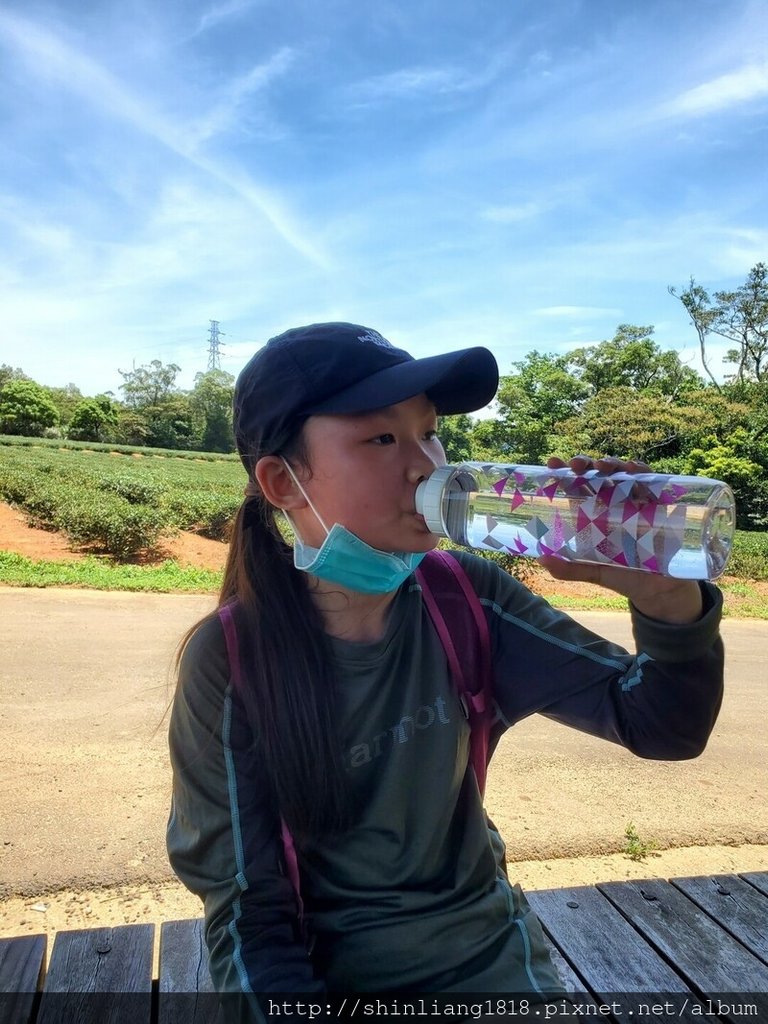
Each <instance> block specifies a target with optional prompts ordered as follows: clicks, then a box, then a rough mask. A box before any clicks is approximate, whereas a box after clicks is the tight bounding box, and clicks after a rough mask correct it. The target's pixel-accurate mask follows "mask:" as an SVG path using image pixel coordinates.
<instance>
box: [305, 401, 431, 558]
mask: <svg viewBox="0 0 768 1024" xmlns="http://www.w3.org/2000/svg"><path fill="white" fill-rule="evenodd" d="M436 429H437V414H436V412H435V407H434V405H433V404H432V403H431V402H430V401H429V399H428V398H427V397H426V395H423V394H421V395H416V396H415V397H414V398H409V399H408V400H407V401H405V402H400V403H399V404H398V405H391V406H388V407H387V408H385V409H379V410H378V411H376V412H372V413H365V414H364V415H355V416H338V415H336V416H311V417H310V418H309V419H308V420H307V422H306V424H305V426H304V438H305V441H306V446H307V451H308V454H309V465H310V471H311V477H310V478H309V479H305V475H304V474H302V473H301V472H299V473H298V476H299V479H300V480H301V483H302V486H303V487H304V490H305V491H306V493H307V494H308V495H309V497H310V498H311V500H312V503H313V504H314V506H315V508H316V509H317V511H318V513H319V514H320V516H321V517H322V519H323V521H324V522H325V524H326V526H327V527H328V529H330V528H331V526H333V524H334V523H340V524H341V525H342V526H346V527H347V529H348V530H351V531H352V532H353V533H355V534H357V536H358V537H360V538H361V539H362V540H364V541H365V542H366V543H368V544H370V545H371V546H372V547H375V548H379V549H380V550H382V551H413V552H415V551H429V550H430V549H431V548H433V547H434V546H435V544H436V543H437V539H436V537H435V535H434V534H432V533H430V532H429V530H428V529H427V527H426V525H425V523H424V520H423V518H422V517H421V516H419V515H417V514H416V508H415V493H416V486H417V484H418V483H419V482H420V481H421V480H423V479H424V478H425V477H428V476H429V475H430V473H431V472H432V471H433V470H434V469H436V468H437V467H438V466H444V465H445V452H444V451H443V446H442V444H441V443H440V441H439V440H438V437H437V433H436ZM293 515H294V517H295V519H296V525H297V526H298V528H299V532H300V533H301V536H302V538H303V540H304V541H305V543H307V544H310V545H312V546H313V547H319V546H320V545H321V544H322V542H323V541H324V540H325V536H326V534H325V531H324V530H323V527H322V526H321V524H320V523H319V522H318V520H317V517H316V516H315V514H314V512H313V511H312V509H311V508H303V509H297V510H295V511H294V513H293Z"/></svg>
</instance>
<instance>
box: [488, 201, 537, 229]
mask: <svg viewBox="0 0 768 1024" xmlns="http://www.w3.org/2000/svg"><path fill="white" fill-rule="evenodd" d="M547 209H549V205H548V204H546V203H540V202H535V201H531V202H527V203H517V204H511V205H509V206H488V207H486V208H485V209H484V210H482V211H481V213H480V216H481V217H482V218H483V220H489V221H491V222H493V223H495V224H518V223H520V222H521V221H525V220H533V219H534V218H535V217H538V216H540V215H541V214H542V213H543V212H544V211H545V210H547Z"/></svg>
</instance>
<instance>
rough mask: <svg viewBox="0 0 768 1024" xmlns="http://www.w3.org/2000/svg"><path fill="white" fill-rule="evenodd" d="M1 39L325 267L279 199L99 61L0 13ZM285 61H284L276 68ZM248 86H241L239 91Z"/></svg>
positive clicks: (322, 257) (257, 72)
mask: <svg viewBox="0 0 768 1024" xmlns="http://www.w3.org/2000/svg"><path fill="white" fill-rule="evenodd" d="M2 37H4V38H5V39H6V40H7V41H9V42H10V43H11V44H12V45H13V46H14V47H15V48H16V50H17V51H18V52H19V53H20V54H22V55H23V56H24V57H25V58H26V59H27V60H28V61H29V62H30V64H32V65H34V66H35V67H36V69H38V70H37V73H38V74H39V75H40V76H44V77H47V78H49V79H52V80H54V81H55V82H56V83H57V85H58V86H60V87H61V86H63V87H64V88H65V89H68V90H70V91H71V92H73V93H75V94H76V95H78V96H79V97H81V98H83V99H85V100H86V101H87V102H88V103H90V104H93V105H94V106H95V107H98V108H100V109H102V110H104V111H106V112H107V113H108V114H110V115H111V116H112V117H116V118H120V119H121V120H123V121H127V122H128V123H130V124H131V125H132V126H133V127H134V128H135V129H136V130H137V131H139V132H142V133H143V134H145V135H147V136H149V137H151V138H153V139H155V140H156V141H157V142H160V143H161V144H162V145H164V146H166V147H167V148H168V149H170V150H172V151H173V152H174V153H176V154H178V155H179V156H181V157H183V158H184V159H186V160H188V161H189V162H190V163H191V164H193V165H194V166H195V167H196V168H197V169H198V170H200V171H202V172H204V173H205V174H208V175H210V176H211V177H212V178H214V179H215V180H217V181H219V182H220V183H222V184H224V185H226V186H227V187H229V188H231V189H233V190H234V191H235V192H237V193H238V194H239V195H240V197H241V198H242V199H244V200H245V201H246V202H247V203H248V204H249V205H251V206H253V207H254V208H256V209H258V210H259V211H260V212H261V213H262V214H263V215H264V217H265V218H266V219H267V221H268V222H269V223H270V224H271V225H272V227H273V228H274V229H275V230H276V231H277V233H278V234H279V235H280V236H281V237H282V238H283V240H284V241H285V242H287V243H288V244H289V245H290V246H292V247H293V248H294V249H295V250H296V251H297V252H299V253H301V255H302V256H304V257H305V258H306V259H308V260H310V261H311V262H313V263H315V264H317V265H320V266H328V262H329V261H328V258H327V257H326V256H325V255H324V254H322V253H320V252H319V251H318V250H317V248H316V246H315V245H314V243H313V242H311V241H310V240H309V237H308V233H307V232H305V231H302V229H301V227H300V226H299V225H297V224H296V223H295V222H294V221H293V218H292V217H291V215H290V214H289V213H288V212H287V210H286V209H285V207H284V204H283V202H282V201H281V200H280V199H279V197H277V196H276V195H275V194H274V193H273V192H271V191H269V190H267V189H265V188H263V187H262V186H261V185H259V184H258V183H257V182H255V181H254V180H253V178H252V177H251V175H250V174H248V173H246V172H245V171H243V170H241V169H240V168H238V167H237V166H231V165H226V164H225V163H223V162H222V161H219V160H216V159H214V158H211V157H208V156H207V155H205V154H204V153H201V152H200V151H199V150H198V149H197V145H196V143H195V142H194V141H193V140H192V139H191V138H190V136H189V135H188V134H187V130H186V126H185V125H179V124H177V123H176V122H174V121H171V120H170V119H168V118H165V117H164V116H163V115H162V114H161V113H158V112H157V111H156V110H155V109H153V107H152V106H151V105H150V104H149V103H148V102H146V101H144V100H143V99H142V98H141V97H139V96H137V95H135V94H134V93H132V92H131V91H130V90H129V89H128V88H127V87H126V86H124V85H123V84H122V82H120V81H119V80H118V79H117V78H116V77H115V76H114V75H112V74H110V72H109V71H107V70H106V69H105V68H104V67H102V66H101V65H100V64H99V63H98V62H96V61H95V60H93V59H92V58H90V57H88V56H87V55H86V54H83V53H80V52H78V51H77V50H76V49H75V48H74V47H73V46H71V45H69V44H67V43H65V42H63V41H62V40H61V39H59V38H58V37H57V36H55V35H54V34H53V33H52V32H49V31H47V30H46V29H44V28H41V27H39V26H37V25H36V24H34V23H33V22H30V21H28V20H27V19H24V18H20V17H17V16H14V15H12V14H8V13H4V12H0V38H2ZM285 59H286V58H285V56H283V57H282V58H280V59H279V60H278V61H277V63H278V64H279V63H281V61H284V60H285ZM268 73H269V72H268V71H265V70H261V71H260V70H259V69H256V70H255V77H256V78H258V77H259V75H261V76H262V77H263V75H265V74H268ZM246 77H248V76H246ZM247 87H248V86H247V83H246V84H245V85H243V86H242V87H241V88H243V89H244V88H247Z"/></svg>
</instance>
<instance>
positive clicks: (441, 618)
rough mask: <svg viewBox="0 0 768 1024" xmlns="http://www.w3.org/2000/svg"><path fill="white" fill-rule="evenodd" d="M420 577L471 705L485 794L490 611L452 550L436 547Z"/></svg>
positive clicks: (474, 754)
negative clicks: (487, 617) (439, 549)
mask: <svg viewBox="0 0 768 1024" xmlns="http://www.w3.org/2000/svg"><path fill="white" fill-rule="evenodd" d="M416 579H417V581H418V583H419V585H420V586H421V591H422V598H423V600H424V604H425V606H426V609H427V612H428V614H429V617H430V619H431V620H432V623H433V625H434V627H435V630H436V631H437V634H438V636H439V637H440V642H441V644H442V645H443V649H444V650H445V653H446V656H447V658H448V665H449V668H450V671H451V677H452V678H453V681H454V685H455V686H456V690H457V692H458V694H459V698H460V699H461V701H462V704H463V705H464V707H465V710H466V714H467V718H468V720H469V727H470V730H471V733H470V761H471V763H472V767H473V768H474V771H475V777H476V778H477V784H478V788H479V790H480V795H481V796H482V795H483V794H484V793H485V777H486V772H487V768H488V747H489V742H490V733H491V722H492V718H493V715H492V705H493V689H492V677H491V638H490V634H489V631H488V623H487V621H486V618H485V612H484V611H483V606H482V605H481V604H480V600H479V598H478V596H477V594H476V593H475V589H474V587H473V586H472V582H471V581H470V579H469V577H468V576H467V574H466V572H465V571H464V569H463V568H462V567H461V563H460V562H459V561H458V560H457V559H456V558H454V557H453V556H452V555H450V554H448V552H447V551H437V550H436V551H430V552H429V554H428V555H427V556H426V558H424V560H423V561H422V563H421V565H420V566H419V568H418V569H417V570H416Z"/></svg>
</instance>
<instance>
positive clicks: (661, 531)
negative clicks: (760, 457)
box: [416, 462, 736, 580]
mask: <svg viewBox="0 0 768 1024" xmlns="http://www.w3.org/2000/svg"><path fill="white" fill-rule="evenodd" d="M416 511H417V513H419V514H420V515H422V516H423V517H424V520H425V522H426V524H427V526H428V528H429V529H430V530H431V532H432V533H435V534H437V535H438V536H441V537H448V538H450V539H451V540H452V541H454V543H456V544H460V545H462V546H465V547H469V548H479V549H483V550H486V551H503V552H506V553H508V554H512V555H526V556H529V557H533V558H537V557H539V556H540V555H557V556H559V557H560V558H565V559H568V560H569V561H577V562H592V563H600V564H609V565H616V566H622V567H624V568H630V569H637V570H639V571H642V572H653V573H660V574H661V575H663V576H674V577H676V578H678V579H689V580H707V579H708V580H714V579H717V577H718V576H720V575H721V574H722V573H723V570H724V569H725V565H726V562H727V560H728V556H729V555H730V552H731V546H732V543H733V533H734V528H735V523H736V510H735V505H734V499H733V493H732V491H731V489H730V487H728V485H727V484H724V483H722V482H721V481H720V480H710V479H708V478H707V477H699V476H666V475H663V474H660V473H611V474H610V475H607V474H604V473H599V472H598V471H597V470H595V469H591V470H587V471H586V472H584V473H578V474H577V473H574V472H573V470H571V469H548V468H547V467H546V466H520V465H509V464H506V463H486V462H464V463H461V465H455V466H442V467H440V468H439V469H437V470H435V472H434V473H432V475H431V476H430V477H429V478H428V479H427V480H424V481H422V482H421V483H420V484H419V486H418V487H417V489H416Z"/></svg>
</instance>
